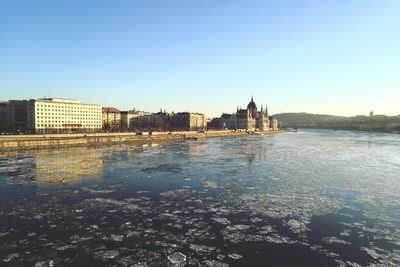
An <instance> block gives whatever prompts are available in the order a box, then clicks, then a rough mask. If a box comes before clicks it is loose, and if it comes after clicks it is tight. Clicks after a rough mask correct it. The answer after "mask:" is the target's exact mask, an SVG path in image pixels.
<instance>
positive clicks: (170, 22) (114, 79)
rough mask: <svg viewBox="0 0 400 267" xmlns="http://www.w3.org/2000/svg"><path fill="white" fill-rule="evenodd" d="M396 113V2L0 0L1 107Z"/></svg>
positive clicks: (399, 28)
mask: <svg viewBox="0 0 400 267" xmlns="http://www.w3.org/2000/svg"><path fill="white" fill-rule="evenodd" d="M251 95H254V98H255V101H256V103H257V104H259V105H260V104H261V103H263V104H264V105H265V104H268V107H269V110H270V112H271V113H278V112H312V113H325V114H337V115H356V114H368V113H369V111H370V110H374V111H375V113H377V114H383V113H385V114H396V115H397V114H400V102H399V101H400V1H399V0H393V1H385V0H372V1H370V0H359V1H355V0H354V1H352V0H343V1H339V0H337V1H336V0H334V1H320V0H316V1H305V0H304V1H302V0H292V1H278V0H277V1H266V0H264V1H244V0H243V1H219V0H209V1H207V0H201V1H187V0H182V1H172V0H160V1H152V0H126V1H122V0H114V1H111V0H93V1H82V0H68V1H62V0H56V1H54V0H49V1H44V0H35V1H31V0H30V1H19V0H9V1H4V0H0V99H2V100H6V99H27V98H38V97H43V96H52V97H64V98H75V99H81V100H82V101H84V102H90V103H98V104H101V105H104V106H115V107H117V108H120V109H129V108H133V107H135V108H138V109H141V110H147V111H158V110H159V108H165V109H167V110H168V111H171V110H174V111H199V112H204V113H206V114H207V115H209V116H216V115H219V114H220V113H221V112H223V111H226V112H233V111H235V110H236V106H237V105H243V106H244V105H245V104H247V102H248V101H249V100H250V97H251Z"/></svg>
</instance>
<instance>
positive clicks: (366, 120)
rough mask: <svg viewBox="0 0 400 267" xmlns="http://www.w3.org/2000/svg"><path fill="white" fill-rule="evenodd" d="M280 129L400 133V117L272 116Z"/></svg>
mask: <svg viewBox="0 0 400 267" xmlns="http://www.w3.org/2000/svg"><path fill="white" fill-rule="evenodd" d="M274 116H276V117H277V118H278V120H279V125H280V127H286V128H291V127H295V128H326V129H344V130H368V131H385V132H398V131H400V116H385V115H375V116H355V117H342V116H333V115H321V114H310V113H281V114H276V115H274Z"/></svg>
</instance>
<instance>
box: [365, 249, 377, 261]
mask: <svg viewBox="0 0 400 267" xmlns="http://www.w3.org/2000/svg"><path fill="white" fill-rule="evenodd" d="M362 250H364V251H365V252H367V253H368V255H370V256H371V257H372V258H374V259H375V260H376V259H379V258H380V257H381V256H380V255H379V254H378V252H376V251H375V250H373V249H369V248H365V247H363V248H362Z"/></svg>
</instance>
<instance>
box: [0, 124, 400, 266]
mask: <svg viewBox="0 0 400 267" xmlns="http://www.w3.org/2000/svg"><path fill="white" fill-rule="evenodd" d="M3 265H4V266H37V267H39V266H359V265H361V266H366V265H378V266H379V265H381V266H390V265H393V266H398V265H400V136H399V135H391V134H385V133H371V132H352V131H331V130H299V131H298V132H296V133H285V134H276V135H269V136H257V135H252V136H248V137H237V138H215V139H205V140H198V141H188V142H185V143H177V144H170V145H164V146H154V147H143V148H137V147H130V146H113V147H107V148H79V149H63V150H51V151H39V152H30V153H29V154H12V153H9V154H5V155H0V266H3Z"/></svg>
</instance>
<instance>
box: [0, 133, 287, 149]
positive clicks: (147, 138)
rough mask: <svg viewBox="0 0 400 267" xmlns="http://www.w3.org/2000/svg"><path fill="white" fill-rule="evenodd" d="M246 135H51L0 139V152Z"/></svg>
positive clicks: (139, 144) (15, 136) (0, 137)
mask: <svg viewBox="0 0 400 267" xmlns="http://www.w3.org/2000/svg"><path fill="white" fill-rule="evenodd" d="M284 132H286V131H285V130H278V131H268V132H262V133H260V134H262V135H269V134H277V133H284ZM247 135H249V133H247V132H244V131H243V132H240V131H238V132H232V131H209V132H204V133H199V132H189V131H187V132H172V133H157V134H154V135H136V134H135V133H128V132H127V133H93V134H52V135H9V136H0V152H7V151H22V150H37V149H59V148H68V147H94V146H108V145H121V144H130V145H137V146H146V145H155V144H157V145H158V144H163V143H169V142H182V141H186V140H197V139H201V138H217V137H220V138H221V137H239V136H247Z"/></svg>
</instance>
